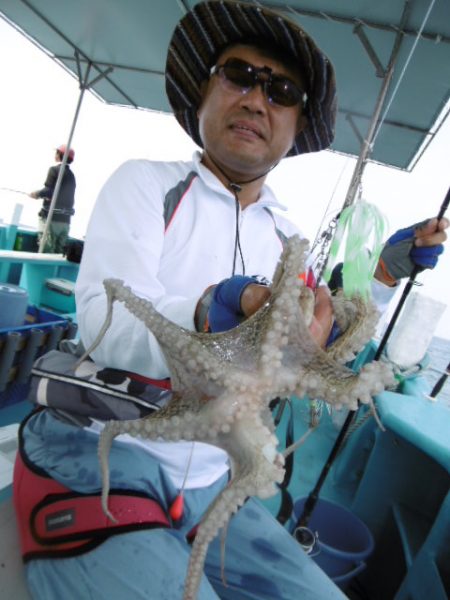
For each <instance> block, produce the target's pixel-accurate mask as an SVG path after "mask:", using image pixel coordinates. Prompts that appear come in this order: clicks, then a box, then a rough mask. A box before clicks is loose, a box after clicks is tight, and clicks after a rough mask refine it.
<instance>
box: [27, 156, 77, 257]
mask: <svg viewBox="0 0 450 600" xmlns="http://www.w3.org/2000/svg"><path fill="white" fill-rule="evenodd" d="M65 152H66V146H65V145H64V144H62V145H61V146H58V148H56V151H55V162H57V163H58V164H56V165H54V166H52V167H50V169H49V170H48V173H47V178H46V180H45V183H44V187H43V188H42V189H40V190H37V191H35V192H31V193H30V194H29V195H30V197H31V198H36V199H38V198H42V199H43V203H42V208H41V210H40V212H39V235H38V240H39V244H40V242H41V239H42V234H43V232H44V229H45V225H46V222H47V217H48V214H49V210H50V205H51V202H52V198H53V194H54V192H55V187H56V182H57V181H58V175H59V171H60V168H61V163H62V160H63V158H64V154H65ZM74 158H75V151H74V150H73V149H72V148H70V149H69V152H68V155H67V164H66V166H65V168H64V174H63V176H62V180H61V187H60V188H59V192H58V198H57V200H56V204H55V207H54V209H53V214H52V220H51V223H50V226H49V228H48V232H47V236H46V241H45V247H44V249H43V252H54V253H56V254H62V253H63V251H64V248H65V245H66V242H67V238H68V236H69V230H70V219H71V216H72V215H73V214H74V208H73V207H74V203H75V187H76V181H75V175H74V174H73V173H72V171H71V169H70V166H69V165H71V164H72V162H73V159H74Z"/></svg>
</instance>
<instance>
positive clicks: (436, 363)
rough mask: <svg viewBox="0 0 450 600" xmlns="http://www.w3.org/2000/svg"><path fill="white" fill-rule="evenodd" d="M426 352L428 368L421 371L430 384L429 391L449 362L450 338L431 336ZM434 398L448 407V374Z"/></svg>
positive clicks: (449, 381) (449, 378) (449, 403)
mask: <svg viewBox="0 0 450 600" xmlns="http://www.w3.org/2000/svg"><path fill="white" fill-rule="evenodd" d="M427 353H428V356H429V359H430V365H429V368H427V369H425V370H424V371H423V375H424V377H425V379H426V380H427V381H428V382H429V384H430V392H431V390H432V389H433V386H434V384H435V383H436V382H437V381H438V380H439V378H440V377H441V375H442V373H445V370H446V368H447V365H448V364H449V363H450V340H448V339H445V338H440V337H436V336H435V337H433V338H432V340H431V343H430V345H429V346H428V351H427ZM436 400H437V401H439V402H440V403H441V404H444V405H445V406H447V407H448V408H449V409H450V375H449V376H448V377H447V380H446V382H445V383H444V386H443V387H442V389H441V391H440V392H439V394H438V395H437V396H436Z"/></svg>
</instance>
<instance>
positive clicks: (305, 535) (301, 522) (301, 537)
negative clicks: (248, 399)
mask: <svg viewBox="0 0 450 600" xmlns="http://www.w3.org/2000/svg"><path fill="white" fill-rule="evenodd" d="M449 204H450V188H449V189H448V191H447V194H446V196H445V198H444V201H443V202H442V204H441V207H440V209H439V213H438V216H437V219H438V222H439V221H440V220H441V219H442V217H443V216H444V214H445V212H446V210H447V208H448V206H449ZM420 272H421V268H420V267H417V266H416V267H414V269H413V271H412V273H411V275H410V278H409V280H408V283H407V284H406V286H405V288H404V290H403V294H402V297H401V298H400V300H399V303H398V305H397V307H396V309H395V312H394V314H393V316H392V318H391V320H390V322H389V325H388V327H387V329H386V332H385V334H384V336H383V339H382V340H381V342H380V345H379V346H378V349H377V351H376V353H375V356H374V360H379V358H380V356H381V354H382V352H383V350H384V348H385V346H386V343H387V341H388V339H389V336H390V334H391V332H392V329H393V328H394V325H395V323H396V321H397V318H398V316H399V314H400V311H401V309H402V307H403V305H404V303H405V300H406V298H407V297H408V294H409V292H410V291H411V288H412V286H413V284H414V281H415V279H416V277H417V275H418V274H419V273H420ZM449 369H450V364H449V366H448V367H447V373H446V374H444V375H443V376H442V377H441V379H443V377H445V379H446V378H447V374H448V371H449ZM441 379H440V380H439V381H438V383H437V384H436V385H435V387H434V388H433V392H435V395H436V394H437V393H438V392H439V391H440V389H441V388H442V386H443V385H444V382H445V379H443V381H442V382H441ZM439 384H440V385H439ZM438 386H439V387H438ZM433 392H431V394H433ZM432 397H434V396H432ZM356 412H357V410H349V411H348V414H347V417H346V419H345V421H344V424H343V425H342V427H341V430H340V432H339V434H338V437H337V438H336V441H335V442H334V445H333V447H332V449H331V451H330V454H329V455H328V459H327V461H326V463H325V465H324V466H323V468H322V471H321V473H320V475H319V478H318V479H317V483H316V485H315V486H314V488H313V489H312V491H311V492H310V494H309V495H308V498H307V499H306V502H305V504H304V506H303V511H302V514H301V515H300V517H299V518H298V520H297V523H296V525H295V530H296V539H297V540H298V541H299V542H300V544H302V545H305V546H307V545H308V544H309V543H310V535H311V533H310V531H309V530H308V529H307V525H308V522H309V519H310V518H311V514H312V512H313V510H314V508H315V506H316V504H317V501H318V499H319V493H320V490H321V488H322V486H323V484H324V482H325V479H326V477H327V475H328V472H329V470H330V468H331V466H332V464H333V462H334V460H335V458H336V456H337V454H338V452H339V450H340V448H341V446H342V444H343V442H344V439H345V437H346V435H347V432H348V430H349V429H350V426H351V424H352V421H353V417H354V416H355V414H356Z"/></svg>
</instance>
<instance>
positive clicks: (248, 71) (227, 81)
mask: <svg viewBox="0 0 450 600" xmlns="http://www.w3.org/2000/svg"><path fill="white" fill-rule="evenodd" d="M210 74H211V76H212V75H217V76H218V77H219V78H220V81H221V82H222V83H223V85H224V86H225V87H226V88H227V89H230V90H231V91H234V92H239V93H240V94H248V92H249V91H250V90H252V89H253V88H254V87H255V86H256V85H258V84H259V85H261V88H262V90H263V92H264V94H265V96H266V98H267V100H268V101H269V103H270V104H277V105H278V106H295V105H296V104H300V103H301V104H305V103H306V100H307V95H306V93H305V92H304V91H303V90H301V89H300V88H299V87H298V86H297V85H296V84H295V83H294V82H293V81H292V80H291V79H289V78H288V77H284V76H283V75H275V74H274V73H273V72H272V69H270V68H269V67H255V66H254V65H252V64H250V63H248V62H245V60H240V59H239V58H229V59H228V60H227V61H225V63H224V64H223V65H215V66H214V67H212V69H211V71H210Z"/></svg>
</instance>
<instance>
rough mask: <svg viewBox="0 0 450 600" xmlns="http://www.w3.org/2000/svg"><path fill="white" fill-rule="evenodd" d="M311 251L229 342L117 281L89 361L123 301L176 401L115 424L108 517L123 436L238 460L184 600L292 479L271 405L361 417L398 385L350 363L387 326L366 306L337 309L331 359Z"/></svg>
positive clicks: (102, 444)
mask: <svg viewBox="0 0 450 600" xmlns="http://www.w3.org/2000/svg"><path fill="white" fill-rule="evenodd" d="M308 247H309V245H308V242H307V241H306V240H304V239H303V240H302V239H300V238H299V237H298V236H293V237H291V238H289V240H288V241H287V243H286V244H285V247H284V250H283V252H282V254H281V257H280V260H279V263H278V265H277V268H276V270H275V273H274V277H273V283H272V286H271V296H270V299H269V300H268V302H267V303H266V304H265V305H264V306H263V307H261V308H260V309H259V310H258V311H257V312H256V313H255V314H254V315H252V316H251V317H250V318H248V319H247V320H245V321H244V322H242V323H241V324H240V325H239V326H237V327H235V328H233V329H231V330H229V331H226V332H223V333H197V332H194V331H189V330H187V329H184V328H182V327H179V326H178V325H176V324H175V323H173V322H171V321H169V320H168V319H166V318H165V317H164V316H162V315H161V314H160V313H158V312H157V311H156V310H155V309H154V307H153V305H152V303H151V302H150V301H148V300H146V299H144V298H140V297H137V296H136V295H135V294H134V293H133V292H132V290H131V289H130V288H129V287H127V286H125V285H124V283H123V282H122V281H121V280H117V279H107V280H105V281H104V286H105V290H106V295H107V301H108V310H107V317H106V321H105V323H104V325H103V327H102V328H101V331H100V333H99V335H98V337H97V339H96V340H95V341H94V343H93V345H92V346H91V348H89V349H88V351H87V353H90V352H91V351H92V349H93V348H94V347H95V346H96V345H97V344H98V343H99V341H100V340H101V339H102V337H103V335H104V334H105V332H106V330H107V329H108V327H109V325H110V323H111V320H112V311H113V303H114V301H120V302H122V303H123V304H124V305H125V306H126V307H127V309H128V310H129V311H130V312H131V313H132V314H133V315H134V316H135V317H136V318H137V319H139V320H141V321H142V322H143V323H144V324H145V326H146V327H147V328H148V329H149V330H150V331H151V332H152V334H153V335H154V336H155V337H156V339H157V340H158V342H159V344H160V347H161V349H162V351H163V352H164V355H165V357H166V360H167V364H168V367H169V370H170V375H171V382H172V389H173V394H172V397H171V399H170V401H169V402H168V403H167V404H166V405H165V406H164V407H163V408H161V409H160V410H159V411H157V412H156V413H152V414H151V415H149V416H146V417H144V418H141V419H137V420H131V421H108V422H107V423H106V424H105V427H104V429H103V431H102V433H101V435H100V439H99V459H100V465H101V472H102V482H103V489H102V506H103V510H104V512H105V513H106V514H107V515H108V516H109V518H111V519H112V520H114V516H113V515H112V514H111V513H110V512H109V510H108V494H109V467H108V456H109V451H110V448H111V445H112V442H113V440H114V438H115V437H116V436H118V435H119V434H121V433H128V434H130V435H133V436H140V437H141V438H147V439H159V440H161V439H163V440H167V441H178V440H192V441H199V442H206V443H209V444H213V445H215V446H218V447H219V448H222V449H223V450H225V451H226V452H227V453H228V456H229V459H230V465H231V479H230V483H229V485H228V486H227V487H226V488H225V489H224V490H223V491H222V492H221V493H220V494H219V495H218V496H217V497H216V499H215V500H214V501H213V502H212V504H211V505H210V506H209V507H208V509H207V511H206V512H205V515H204V517H203V518H202V520H201V523H200V524H199V527H198V530H197V534H196V537H195V540H194V543H193V545H192V551H191V556H190V562H189V567H188V572H187V576H186V581H185V588H184V597H183V598H184V600H195V598H196V597H197V591H198V587H199V585H200V580H201V577H202V573H203V566H204V561H205V557H206V552H207V549H208V546H209V543H210V542H211V541H212V540H213V539H214V537H215V536H216V535H217V534H218V532H219V531H220V530H221V529H222V530H223V531H225V530H226V525H227V523H228V521H229V519H230V518H231V516H232V515H233V514H234V513H235V512H236V511H237V510H238V509H239V507H240V506H241V505H243V503H244V502H245V500H246V498H247V497H249V496H258V497H260V498H267V497H270V496H271V495H273V494H275V493H276V492H277V486H276V484H277V483H281V482H282V481H283V477H284V456H285V454H286V452H288V450H287V451H286V452H284V453H282V452H279V451H278V449H277V446H278V439H277V437H276V435H275V432H274V425H273V420H272V417H271V412H270V408H269V404H270V402H271V400H273V399H274V398H276V397H281V398H283V397H290V396H293V397H298V398H302V397H304V396H305V395H307V396H309V397H310V398H317V399H322V400H324V401H326V402H328V403H330V404H332V405H334V406H336V407H342V406H346V407H348V408H349V409H351V410H355V409H356V408H357V407H358V404H359V403H364V404H371V403H372V396H373V395H376V394H378V393H380V392H382V391H383V390H384V389H385V388H386V387H387V386H390V385H393V383H394V379H393V375H392V371H391V369H390V367H389V366H388V365H387V364H386V363H383V362H380V361H373V362H372V363H368V364H366V365H364V367H363V368H362V369H361V370H360V372H359V373H355V372H353V371H352V370H351V369H350V368H348V367H347V366H346V363H347V362H348V361H350V360H352V358H354V356H355V353H356V352H358V351H359V350H360V349H361V348H362V347H363V346H364V345H365V344H366V343H367V342H368V341H369V339H370V338H371V337H372V335H373V333H374V330H375V326H376V323H377V320H378V313H377V311H376V309H375V307H374V306H373V304H372V303H371V302H370V301H369V300H366V299H365V298H362V297H360V296H356V297H352V298H346V297H345V296H343V295H342V294H341V295H338V296H337V297H335V299H334V300H333V310H334V315H335V319H336V321H337V323H338V325H339V328H340V330H341V332H342V334H341V336H340V337H339V338H338V339H337V340H336V341H335V342H334V343H332V344H331V345H329V346H328V347H327V348H326V349H322V348H320V347H319V346H318V345H317V344H316V342H315V341H314V339H313V338H312V336H311V334H310V332H309V329H308V326H309V324H310V322H311V319H312V315H313V307H314V293H313V292H312V290H311V289H309V288H308V287H307V286H306V285H305V284H304V282H303V280H302V278H300V277H299V273H303V272H304V271H305V266H306V260H307V255H308Z"/></svg>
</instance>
